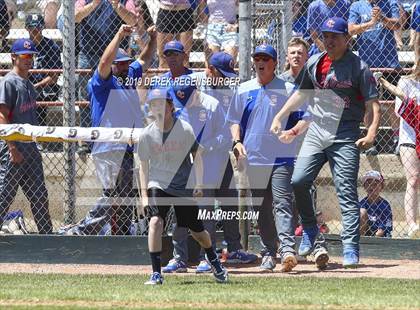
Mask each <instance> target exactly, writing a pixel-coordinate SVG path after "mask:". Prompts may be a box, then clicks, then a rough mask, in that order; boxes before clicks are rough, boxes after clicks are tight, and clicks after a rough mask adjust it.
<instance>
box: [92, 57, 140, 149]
mask: <svg viewBox="0 0 420 310" xmlns="http://www.w3.org/2000/svg"><path fill="white" fill-rule="evenodd" d="M141 76H142V68H141V64H140V63H139V62H138V61H137V60H136V61H134V62H132V63H131V64H130V68H129V70H128V78H133V79H138V78H140V77H141ZM87 88H88V94H89V100H90V106H91V117H92V126H93V127H107V128H120V127H123V128H142V127H143V111H142V110H141V107H140V100H139V97H138V94H137V90H136V89H135V87H134V86H127V87H126V86H124V84H121V83H119V81H118V78H117V77H116V76H114V75H111V76H110V77H109V78H108V79H107V80H103V79H101V77H100V76H99V72H98V70H97V69H96V70H95V73H94V74H93V76H92V78H91V79H90V80H89V83H88V86H87ZM121 150H127V151H129V152H132V151H133V147H130V146H127V145H124V144H119V143H95V144H94V146H93V153H95V154H96V153H102V152H109V151H121Z"/></svg>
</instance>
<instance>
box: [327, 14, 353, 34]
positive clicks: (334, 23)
mask: <svg viewBox="0 0 420 310" xmlns="http://www.w3.org/2000/svg"><path fill="white" fill-rule="evenodd" d="M321 32H334V33H341V34H347V33H348V32H349V30H348V25H347V22H346V21H345V20H344V19H343V18H341V17H331V18H328V19H327V20H326V21H325V22H324V23H323V24H322V26H321Z"/></svg>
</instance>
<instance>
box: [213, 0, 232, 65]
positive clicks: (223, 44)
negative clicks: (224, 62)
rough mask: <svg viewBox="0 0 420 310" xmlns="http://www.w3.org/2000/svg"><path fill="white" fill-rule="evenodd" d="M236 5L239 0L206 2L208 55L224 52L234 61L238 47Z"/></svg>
mask: <svg viewBox="0 0 420 310" xmlns="http://www.w3.org/2000/svg"><path fill="white" fill-rule="evenodd" d="M238 5H239V0H227V1H222V0H207V6H208V9H209V19H208V24H207V32H206V43H207V46H208V48H209V49H210V54H211V53H215V52H220V51H225V52H226V53H229V54H231V55H232V57H233V59H234V60H235V61H236V57H237V55H238V46H239V33H238V20H237V17H238Z"/></svg>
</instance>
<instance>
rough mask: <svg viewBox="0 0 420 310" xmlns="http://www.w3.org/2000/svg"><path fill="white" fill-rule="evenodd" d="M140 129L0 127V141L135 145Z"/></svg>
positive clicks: (16, 125) (13, 125) (22, 125)
mask: <svg viewBox="0 0 420 310" xmlns="http://www.w3.org/2000/svg"><path fill="white" fill-rule="evenodd" d="M142 130H143V129H142V128H104V127H89V128H85V127H47V126H32V125H29V124H7V125H0V140H8V141H27V142H33V141H37V142H78V141H86V142H115V143H127V144H134V143H137V141H138V140H139V137H140V133H141V131H142Z"/></svg>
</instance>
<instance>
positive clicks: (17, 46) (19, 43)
mask: <svg viewBox="0 0 420 310" xmlns="http://www.w3.org/2000/svg"><path fill="white" fill-rule="evenodd" d="M11 52H12V54H16V55H23V54H37V53H38V51H37V49H36V47H35V43H34V42H32V41H31V40H29V39H17V40H16V41H15V42H14V43H13V45H12V50H11Z"/></svg>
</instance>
